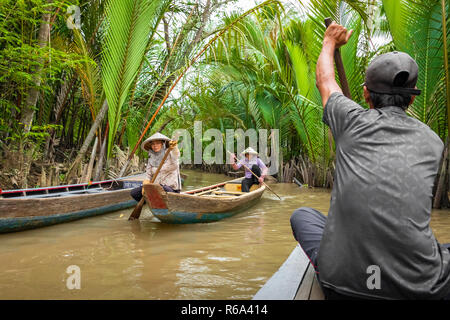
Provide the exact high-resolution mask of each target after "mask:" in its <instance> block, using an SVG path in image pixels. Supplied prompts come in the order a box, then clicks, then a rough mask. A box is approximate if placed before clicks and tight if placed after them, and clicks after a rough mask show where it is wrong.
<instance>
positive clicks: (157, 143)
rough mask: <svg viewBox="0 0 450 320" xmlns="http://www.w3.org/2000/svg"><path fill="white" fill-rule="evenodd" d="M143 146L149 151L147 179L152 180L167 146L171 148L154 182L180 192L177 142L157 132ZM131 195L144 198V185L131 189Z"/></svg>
mask: <svg viewBox="0 0 450 320" xmlns="http://www.w3.org/2000/svg"><path fill="white" fill-rule="evenodd" d="M141 148H142V150H144V151H147V152H148V162H147V167H146V174H147V179H148V180H152V178H153V175H154V174H155V173H156V170H157V169H158V167H159V164H160V163H161V161H162V159H163V158H164V154H165V153H166V150H167V148H169V149H171V151H170V154H169V156H168V157H167V159H166V161H165V162H164V164H163V165H162V167H161V170H160V171H159V174H158V176H157V177H156V180H155V181H154V183H159V184H160V185H161V186H162V187H163V188H164V190H165V191H166V192H180V189H181V181H180V178H179V177H180V174H179V164H178V160H179V158H180V150H178V147H177V142H176V141H171V140H170V139H169V138H168V137H166V136H165V135H163V134H161V133H159V132H157V133H155V134H154V135H152V136H151V137H150V138H148V139H147V140H145V141H144V142H143V143H142V144H141ZM131 196H132V197H133V198H134V199H135V200H136V201H140V200H141V198H142V187H138V188H135V189H133V190H132V191H131Z"/></svg>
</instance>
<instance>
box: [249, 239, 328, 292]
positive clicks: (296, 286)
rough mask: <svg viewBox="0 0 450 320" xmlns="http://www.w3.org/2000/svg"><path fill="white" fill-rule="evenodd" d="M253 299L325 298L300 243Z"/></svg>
mask: <svg viewBox="0 0 450 320" xmlns="http://www.w3.org/2000/svg"><path fill="white" fill-rule="evenodd" d="M253 300H324V294H323V292H322V289H321V287H320V284H319V281H318V279H317V276H316V273H315V271H314V267H313V265H312V264H311V262H310V261H309V259H308V257H307V256H306V254H305V253H304V252H303V250H302V249H301V248H300V246H299V245H297V246H296V247H295V249H294V250H293V251H292V253H291V254H290V255H289V257H288V258H287V260H286V261H285V262H284V263H283V265H282V266H281V267H280V269H278V271H277V272H276V273H275V274H274V275H273V276H272V277H271V278H270V279H269V280H268V281H267V282H266V284H265V285H264V286H263V287H262V288H261V289H260V290H259V291H258V292H257V293H256V295H255V296H254V297H253Z"/></svg>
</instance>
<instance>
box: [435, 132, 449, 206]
mask: <svg viewBox="0 0 450 320" xmlns="http://www.w3.org/2000/svg"><path fill="white" fill-rule="evenodd" d="M448 147H449V139H448V138H447V142H446V144H445V148H444V154H443V155H442V161H441V166H440V170H439V175H438V177H437V181H438V183H437V187H436V193H435V195H434V199H433V208H434V209H441V208H442V202H443V201H442V200H443V199H442V196H444V197H448V195H447V190H446V189H447V188H446V187H447V185H448V184H446V180H447V179H446V177H447V176H448ZM444 202H445V203H447V202H448V200H447V201H444Z"/></svg>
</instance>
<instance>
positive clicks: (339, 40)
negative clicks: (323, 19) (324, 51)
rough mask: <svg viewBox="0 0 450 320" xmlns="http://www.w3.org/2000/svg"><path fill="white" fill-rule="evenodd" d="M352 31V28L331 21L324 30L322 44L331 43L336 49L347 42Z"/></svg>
mask: <svg viewBox="0 0 450 320" xmlns="http://www.w3.org/2000/svg"><path fill="white" fill-rule="evenodd" d="M352 33H353V30H347V29H346V28H345V27H343V26H341V25H340V24H337V23H336V22H334V21H333V22H332V23H331V24H330V26H329V27H328V28H327V30H326V31H325V35H324V37H323V44H324V45H325V44H327V43H332V44H334V47H335V49H338V48H340V47H342V46H343V45H344V44H346V43H347V42H348V40H349V39H350V37H351V36H352Z"/></svg>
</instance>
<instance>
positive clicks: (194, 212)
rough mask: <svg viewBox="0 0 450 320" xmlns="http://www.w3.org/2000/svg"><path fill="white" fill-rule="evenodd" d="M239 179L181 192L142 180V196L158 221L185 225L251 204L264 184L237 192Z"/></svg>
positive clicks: (225, 215) (226, 214)
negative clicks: (248, 190) (143, 194)
mask: <svg viewBox="0 0 450 320" xmlns="http://www.w3.org/2000/svg"><path fill="white" fill-rule="evenodd" d="M241 181H242V179H235V180H231V181H227V182H223V183H219V184H215V185H211V186H208V187H204V188H200V189H196V190H191V191H186V192H182V193H173V192H165V191H164V189H163V188H162V187H161V186H160V185H158V184H151V183H149V182H146V181H144V185H143V186H144V189H145V197H146V200H147V201H146V202H147V205H148V206H149V208H150V210H151V212H152V213H153V215H154V216H155V217H156V218H158V219H159V220H160V221H161V222H164V223H171V224H187V223H202V222H214V221H219V220H222V219H225V218H228V217H231V216H234V215H235V214H237V213H239V212H242V211H243V210H245V209H248V208H249V207H251V206H252V205H254V204H255V203H256V202H258V200H259V199H260V198H261V196H262V195H263V193H264V190H265V186H264V185H262V186H257V185H254V186H252V189H251V191H250V192H241V191H240V187H241Z"/></svg>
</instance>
